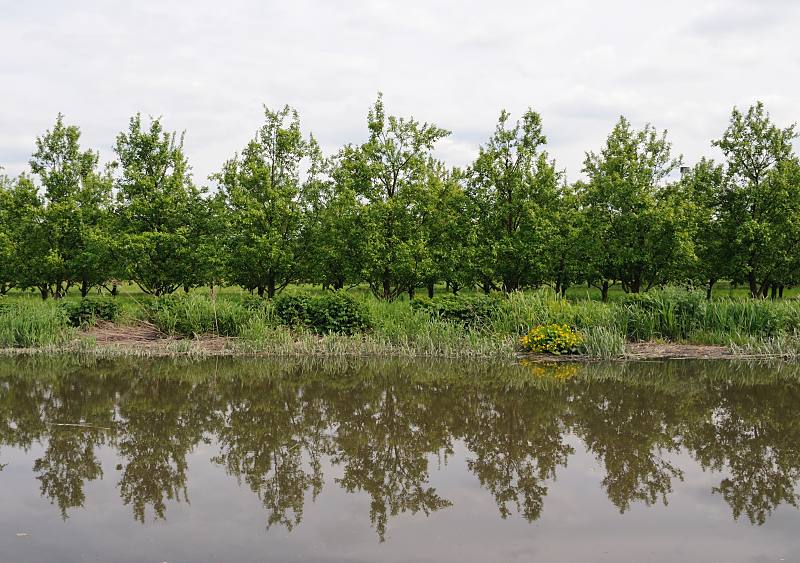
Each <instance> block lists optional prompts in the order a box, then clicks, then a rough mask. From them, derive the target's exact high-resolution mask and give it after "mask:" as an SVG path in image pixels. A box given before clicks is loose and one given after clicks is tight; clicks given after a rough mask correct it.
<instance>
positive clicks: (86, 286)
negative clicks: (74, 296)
mask: <svg viewBox="0 0 800 563" xmlns="http://www.w3.org/2000/svg"><path fill="white" fill-rule="evenodd" d="M87 295H89V282H87V281H86V280H82V281H81V297H86V296H87Z"/></svg>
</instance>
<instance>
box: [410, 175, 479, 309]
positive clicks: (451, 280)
mask: <svg viewBox="0 0 800 563" xmlns="http://www.w3.org/2000/svg"><path fill="white" fill-rule="evenodd" d="M463 176H464V174H463V173H462V172H461V171H460V170H458V169H453V170H448V169H447V168H446V167H445V166H444V165H443V164H442V163H441V162H438V161H432V162H431V163H430V165H429V167H428V189H427V190H426V192H425V195H426V196H427V197H426V198H425V200H424V205H423V207H422V209H423V215H422V218H421V224H422V227H423V233H424V236H425V244H426V249H427V252H426V260H427V262H426V263H425V267H424V268H423V269H422V272H423V273H422V276H423V280H424V282H425V285H426V287H427V290H428V297H433V294H434V285H435V284H436V283H437V282H440V281H444V282H446V283H447V284H448V286H449V287H450V289H451V290H452V291H453V293H458V291H459V289H460V288H461V287H464V286H468V285H471V284H472V282H473V279H474V272H473V270H472V267H471V264H472V260H473V253H474V248H475V235H476V230H475V224H474V221H473V220H472V216H471V214H470V211H471V206H470V201H469V196H468V194H467V192H466V190H465V189H464V187H463V185H462V184H463Z"/></svg>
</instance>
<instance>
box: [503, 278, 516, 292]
mask: <svg viewBox="0 0 800 563" xmlns="http://www.w3.org/2000/svg"><path fill="white" fill-rule="evenodd" d="M518 289H519V281H518V280H515V279H505V280H503V291H505V292H506V293H511V292H512V291H516V290H518Z"/></svg>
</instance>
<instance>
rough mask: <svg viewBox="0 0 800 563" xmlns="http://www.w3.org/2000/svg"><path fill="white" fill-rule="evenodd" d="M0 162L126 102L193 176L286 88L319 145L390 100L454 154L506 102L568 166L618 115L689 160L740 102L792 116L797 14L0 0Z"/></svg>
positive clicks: (683, 4) (462, 153) (359, 126)
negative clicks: (65, 125)
mask: <svg viewBox="0 0 800 563" xmlns="http://www.w3.org/2000/svg"><path fill="white" fill-rule="evenodd" d="M0 13H2V14H3V17H2V19H0V52H2V54H3V56H2V58H0V165H3V166H5V167H6V169H7V171H8V172H10V173H18V172H20V171H21V170H23V169H24V168H25V166H26V162H27V159H28V155H29V154H30V153H31V152H32V150H33V146H34V138H35V137H36V135H38V134H41V133H42V132H43V131H44V130H45V129H47V128H48V127H50V126H51V125H52V123H53V121H54V119H55V116H56V114H57V113H58V112H59V111H61V112H63V113H65V114H66V116H67V120H68V121H69V122H70V123H76V124H78V125H80V126H81V128H82V131H83V141H84V144H85V145H86V146H92V147H95V148H98V149H99V150H100V151H101V153H102V156H103V157H104V158H106V159H111V158H113V154H112V152H111V146H112V145H113V141H114V137H115V136H116V134H117V133H118V132H119V131H120V130H122V129H123V128H124V127H125V126H126V124H127V120H128V118H129V117H130V116H131V115H132V114H133V113H135V112H137V111H141V112H142V113H143V114H150V115H160V116H162V117H163V118H164V123H165V125H166V126H167V127H168V128H171V129H177V130H186V146H187V149H188V152H189V157H190V160H191V162H192V165H193V168H194V170H195V177H196V178H197V179H198V181H199V182H205V178H206V177H207V175H208V174H209V173H211V172H213V171H215V170H216V169H217V168H218V167H219V165H220V164H221V163H222V161H223V160H225V159H226V158H228V157H229V156H230V155H232V154H233V153H234V152H235V151H237V150H239V149H240V148H241V147H242V146H243V144H244V143H245V142H246V141H247V140H248V139H249V138H250V137H251V136H252V134H253V132H254V131H255V129H256V128H257V127H258V125H259V123H260V120H261V105H262V104H264V103H266V104H268V105H270V106H278V105H282V104H284V103H289V104H291V105H293V106H295V107H296V108H297V109H298V110H299V111H300V115H301V120H302V122H303V126H304V128H305V129H306V130H313V132H314V134H315V136H316V137H317V138H318V139H319V141H320V142H321V144H322V146H323V148H324V149H325V150H327V151H329V152H332V151H334V150H335V149H336V148H338V146H340V145H341V144H343V143H345V142H359V141H361V140H362V139H363V138H364V136H365V131H366V127H365V115H366V111H367V108H368V107H369V105H370V104H371V103H372V102H373V101H374V99H375V94H376V92H377V91H379V90H380V91H383V92H384V94H385V101H386V104H387V109H388V110H389V111H390V112H392V113H396V114H399V115H410V114H411V115H414V116H415V117H416V118H418V119H421V120H424V121H433V122H436V123H437V124H438V125H440V126H442V127H445V128H447V129H450V130H452V131H453V135H452V137H451V138H450V139H448V140H447V141H446V142H443V143H442V144H441V146H440V147H439V150H438V153H439V154H440V155H441V156H442V157H444V158H446V159H447V160H448V161H449V162H450V163H451V164H453V165H462V166H463V165H465V164H467V163H468V162H469V161H470V160H471V158H472V157H473V156H474V155H475V154H476V153H477V147H478V144H479V143H481V142H482V141H483V140H484V139H485V138H486V137H487V136H488V135H489V134H490V133H491V132H492V130H493V129H494V124H495V122H496V119H497V115H498V114H499V112H500V109H501V108H506V109H508V110H509V111H511V112H512V114H513V115H519V114H520V113H521V112H522V111H524V110H525V109H526V108H527V107H529V106H530V107H533V108H534V109H536V110H537V111H539V112H540V113H541V114H542V117H543V120H544V127H545V132H546V134H547V135H548V138H549V140H550V146H549V150H550V153H551V155H552V156H554V157H556V158H557V159H558V162H559V166H560V167H566V168H567V170H568V173H569V177H570V178H573V179H574V178H576V177H577V176H578V175H579V173H580V168H581V163H582V161H583V154H584V151H585V150H596V149H597V148H598V147H599V146H600V144H601V143H602V141H603V139H604V138H605V136H606V135H607V133H608V131H609V130H610V128H611V127H612V125H613V123H614V122H615V121H616V119H617V118H618V117H619V115H620V114H625V115H627V116H629V117H630V118H631V120H632V121H633V122H634V124H636V125H642V124H644V123H645V122H652V123H653V124H654V125H655V126H656V127H658V128H668V129H669V130H670V136H671V139H672V141H673V144H674V147H675V149H676V152H680V153H683V154H684V155H685V157H686V159H687V160H688V161H694V160H697V159H698V158H699V157H700V156H702V155H706V154H713V152H712V151H711V148H710V146H709V141H710V139H712V138H714V137H717V136H718V135H719V134H720V132H721V131H722V129H723V128H724V127H725V124H726V122H727V116H728V114H729V112H730V109H731V107H732V106H733V105H739V106H746V105H747V104H749V103H752V101H754V100H756V99H763V100H765V102H766V103H767V104H768V108H769V109H770V110H771V112H772V115H773V117H774V118H775V120H776V121H778V122H780V123H788V122H792V121H795V120H797V119H798V118H800V115H798V114H799V113H800V112H798V108H800V103H799V102H800V94H798V92H800V89H798V82H800V78H798V77H800V72H798V71H800V60H799V59H798V57H797V55H796V52H795V44H796V39H795V33H794V30H795V29H796V28H797V24H798V23H800V18H798V10H797V9H796V8H795V6H794V3H792V2H789V1H787V0H769V1H765V2H759V3H755V2H748V1H745V0H731V1H725V2H723V1H719V2H705V3H698V2H693V1H689V0H677V1H674V2H671V3H669V4H668V5H667V4H659V5H656V4H654V3H648V2H635V1H632V0H631V1H620V0H618V1H611V2H602V3H599V2H591V1H589V0H580V1H578V0H568V1H566V2H560V3H536V2H524V1H500V2H494V3H487V2H477V1H475V2H462V1H423V0H413V1H404V2H395V1H388V0H384V1H374V0H363V1H361V0H343V1H337V2H328V1H324V0H318V1H312V0H298V1H295V2H291V3H280V4H279V3H276V2H258V1H251V2H246V1H243V0H233V1H229V2H224V3H223V2H213V1H210V0H195V1H188V0H187V1H163V0H162V1H158V0H140V1H139V2H136V3H121V2H108V1H106V0H75V1H72V2H60V1H58V0H49V1H47V0H40V1H37V2H19V1H16V0H0Z"/></svg>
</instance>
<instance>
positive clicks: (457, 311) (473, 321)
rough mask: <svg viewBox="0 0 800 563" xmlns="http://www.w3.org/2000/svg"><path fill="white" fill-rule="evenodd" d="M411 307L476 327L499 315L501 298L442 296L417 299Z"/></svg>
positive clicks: (440, 317) (412, 302)
mask: <svg viewBox="0 0 800 563" xmlns="http://www.w3.org/2000/svg"><path fill="white" fill-rule="evenodd" d="M411 306H412V307H413V308H415V309H419V310H423V311H427V312H428V313H429V314H430V315H431V316H433V317H436V318H439V319H443V320H446V321H456V322H460V323H463V324H464V326H471V327H474V326H480V325H484V324H486V322H487V321H488V320H489V319H491V318H492V317H493V316H495V315H496V314H497V312H498V310H499V309H500V298H499V297H489V296H486V295H475V296H464V295H442V296H440V297H434V298H433V299H415V300H413V301H411Z"/></svg>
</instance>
